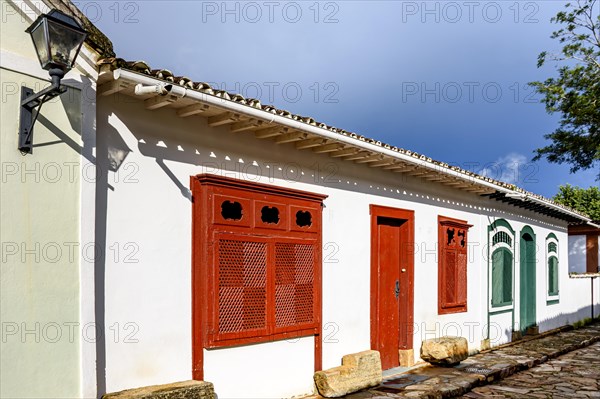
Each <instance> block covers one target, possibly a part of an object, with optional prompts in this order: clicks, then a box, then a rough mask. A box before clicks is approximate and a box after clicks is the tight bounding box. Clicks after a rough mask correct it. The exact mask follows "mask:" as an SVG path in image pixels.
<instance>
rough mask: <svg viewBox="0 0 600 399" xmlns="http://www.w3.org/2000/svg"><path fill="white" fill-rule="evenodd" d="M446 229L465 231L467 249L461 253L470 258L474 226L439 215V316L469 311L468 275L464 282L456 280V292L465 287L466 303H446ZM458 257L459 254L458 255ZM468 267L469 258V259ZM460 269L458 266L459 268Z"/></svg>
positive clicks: (464, 221)
mask: <svg viewBox="0 0 600 399" xmlns="http://www.w3.org/2000/svg"><path fill="white" fill-rule="evenodd" d="M446 227H454V228H457V229H462V230H464V231H465V243H466V245H465V248H464V251H462V250H461V251H460V252H461V253H462V254H463V255H465V256H468V252H467V248H468V243H469V240H468V237H469V233H468V232H469V228H471V227H473V225H471V224H468V223H467V221H466V220H460V219H454V218H450V217H447V216H441V215H438V246H437V247H438V301H437V302H438V314H440V315H443V314H450V313H463V312H466V311H467V298H468V287H469V286H468V284H467V273H466V272H465V276H464V281H462V282H461V281H458V280H456V284H457V287H456V291H458V290H459V289H458V286H460V285H461V284H463V285H464V289H465V292H466V293H467V294H466V295H465V300H464V303H457V304H447V303H445V302H444V296H445V295H444V292H445V289H446V285H445V284H444V283H445V281H444V276H445V273H446V271H445V268H446V257H445V256H444V255H445V253H444V251H445V247H444V238H445V232H444V229H445V228H446ZM457 255H458V253H457ZM466 261H467V265H468V258H467V260H466ZM456 262H458V256H457V258H456ZM457 267H458V266H457Z"/></svg>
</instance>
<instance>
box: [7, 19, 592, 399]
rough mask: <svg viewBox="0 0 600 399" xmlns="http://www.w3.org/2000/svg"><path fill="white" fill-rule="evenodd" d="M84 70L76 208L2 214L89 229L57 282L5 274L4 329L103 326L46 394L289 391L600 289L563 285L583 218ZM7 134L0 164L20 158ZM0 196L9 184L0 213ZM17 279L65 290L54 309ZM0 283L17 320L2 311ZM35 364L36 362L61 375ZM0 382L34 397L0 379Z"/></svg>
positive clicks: (444, 171) (545, 314)
mask: <svg viewBox="0 0 600 399" xmlns="http://www.w3.org/2000/svg"><path fill="white" fill-rule="evenodd" d="M26 25H27V23H25V24H24V27H23V26H21V27H20V28H22V29H23V30H24V29H25V28H26ZM17 30H18V29H17V28H15V32H17ZM3 33H4V31H3ZM15 35H16V33H15ZM22 40H23V42H22V43H25V39H22ZM3 43H4V41H3ZM3 45H4V44H3ZM27 45H28V46H29V45H30V44H29V42H27ZM22 46H23V47H25V46H24V45H22ZM28 51H32V50H31V49H28ZM3 54H4V48H3ZM97 58H98V57H97ZM90 59H92V58H90ZM96 67H97V70H96V71H97V79H94V81H95V82H96V85H95V86H94V87H95V88H97V89H96V91H95V96H94V98H93V99H94V100H95V107H96V108H95V111H93V112H94V120H95V132H94V133H95V134H94V135H93V141H91V143H92V144H91V145H92V147H93V151H91V152H90V154H93V156H92V155H89V156H88V157H87V158H85V162H88V161H89V162H91V163H92V164H93V165H94V167H95V168H96V170H98V171H100V173H96V178H95V179H93V181H92V179H90V180H89V181H86V182H85V185H86V186H85V187H87V188H85V187H84V186H81V187H82V188H81V190H82V192H81V194H80V195H81V196H80V198H79V199H75V198H76V195H75V194H77V193H78V192H77V193H74V194H72V197H73V198H71V196H69V198H70V200H71V201H72V203H61V199H60V198H62V197H58V198H48V197H46V196H40V197H39V198H31V200H30V201H31V203H30V204H26V205H23V204H17V203H16V202H15V203H11V204H10V206H11V209H12V211H11V212H15V216H14V217H15V219H14V222H13V223H14V224H13V223H11V225H10V227H11V229H17V230H18V231H20V229H23V233H22V234H26V233H27V234H34V235H36V234H42V233H38V232H37V229H38V226H37V223H34V222H33V221H31V220H30V219H27V218H26V217H25V216H27V215H21V214H19V213H18V212H28V207H30V208H32V209H37V210H38V211H39V212H40V213H43V212H44V211H45V212H47V213H53V212H56V213H61V212H70V213H72V215H71V219H69V221H65V220H63V219H62V218H63V216H60V215H58V216H56V215H55V216H54V217H52V218H51V219H48V223H46V225H44V226H45V227H44V228H46V229H47V231H45V232H43V234H45V236H46V237H52V234H55V233H56V232H55V231H52V228H53V227H54V229H55V230H56V226H60V228H61V229H64V230H65V234H71V235H73V237H69V238H68V239H69V240H71V239H72V240H74V241H76V242H78V243H79V245H80V246H81V247H82V248H83V247H86V245H85V243H86V242H88V241H86V240H87V239H89V237H90V233H91V237H93V243H94V245H93V247H92V249H91V252H92V253H93V254H92V255H88V253H87V252H86V251H82V252H81V259H80V260H79V261H77V262H76V263H75V264H74V265H73V267H71V268H70V269H68V272H69V273H72V275H70V277H69V278H70V279H69V280H68V281H67V280H65V279H64V277H60V276H54V275H52V274H53V273H56V270H55V268H56V266H57V265H54V266H52V265H46V266H47V267H46V268H45V269H44V267H45V266H44V265H39V264H35V265H33V264H32V265H29V263H27V265H26V266H24V265H23V264H21V263H20V261H21V257H18V258H14V259H16V260H15V261H11V262H13V263H8V264H5V263H4V260H3V266H2V267H3V269H2V280H3V282H2V284H3V286H2V287H3V291H2V299H3V304H2V306H3V308H2V318H3V322H4V321H5V320H10V321H13V320H14V323H15V324H16V325H17V326H18V327H19V328H20V324H19V323H21V322H24V323H31V322H35V321H36V320H48V319H47V318H48V316H47V314H48V312H52V311H56V310H57V309H58V308H59V307H60V306H61V304H67V305H69V306H72V315H69V316H68V317H66V316H64V317H63V319H65V320H67V319H68V318H69V317H73V318H76V317H79V318H78V319H76V320H79V322H80V323H84V322H86V321H88V320H91V321H93V323H94V326H95V327H96V330H97V331H98V332H99V333H98V334H95V335H93V339H86V338H88V336H87V335H85V334H86V333H85V330H84V332H83V339H82V335H78V337H77V338H78V339H79V340H80V341H81V342H80V343H79V346H78V347H74V346H66V344H65V348H70V349H69V350H71V351H72V354H71V355H69V357H68V358H66V355H65V358H64V359H61V361H62V362H63V363H61V367H62V366H64V367H68V368H67V369H65V368H63V369H64V370H68V371H66V372H65V374H68V375H66V376H65V381H66V380H67V379H68V381H70V384H71V385H70V386H72V387H73V389H71V390H69V391H67V390H65V391H64V393H63V394H61V397H76V396H78V395H80V396H83V397H100V396H102V395H103V394H105V393H107V392H116V391H120V390H124V389H129V388H136V387H143V386H149V385H156V384H166V383H172V382H176V381H184V380H190V379H195V380H205V381H210V382H212V383H213V384H214V387H215V391H216V392H217V394H218V395H219V397H220V398H279V397H291V396H301V395H303V394H310V393H312V392H313V390H314V384H313V374H314V372H315V371H317V370H322V369H328V368H332V367H335V366H338V365H339V364H340V359H341V358H342V356H344V355H346V354H350V353H355V352H359V351H363V350H366V349H375V350H377V351H379V353H380V357H381V362H382V366H383V368H384V369H386V370H387V369H395V368H398V367H408V366H411V365H413V364H414V363H415V362H419V361H420V358H419V347H420V345H421V342H422V341H423V340H425V339H428V338H433V337H438V336H442V335H455V336H462V337H465V338H466V339H467V340H468V342H469V349H470V351H472V352H476V351H478V350H481V349H484V348H488V347H490V346H497V345H500V344H503V343H506V342H509V341H511V340H515V339H519V338H520V337H521V336H522V335H524V334H536V333H538V332H543V331H548V330H551V329H553V328H556V327H559V326H562V325H565V324H569V323H573V322H576V321H579V320H581V319H584V318H586V317H589V315H590V307H591V306H598V305H599V304H600V301H599V299H598V298H599V297H600V295H599V294H600V292H599V291H600V289H599V287H598V285H594V284H592V288H591V289H590V283H589V280H586V279H581V278H572V276H571V274H570V265H569V226H571V225H588V226H592V227H593V224H591V221H590V219H589V218H588V217H586V216H585V215H582V214H580V213H578V212H576V211H574V210H572V209H569V208H566V207H564V206H561V205H559V204H557V203H554V202H552V201H551V200H548V199H546V198H543V197H541V196H539V195H536V194H533V193H530V192H527V191H525V190H523V189H520V188H518V187H515V186H514V185H510V184H506V183H503V182H500V181H496V180H493V179H490V178H488V177H483V176H479V175H477V174H474V173H472V172H469V171H466V170H462V169H460V168H458V167H455V166H450V165H448V164H446V163H443V162H438V161H435V160H432V159H431V158H428V157H427V156H425V155H421V154H417V153H414V152H411V151H409V150H405V149H402V148H398V147H395V146H392V145H388V144H385V143H381V142H379V141H377V140H375V139H370V138H367V137H364V136H362V135H359V134H356V133H351V132H348V131H345V130H343V129H339V128H335V127H333V126H329V125H327V124H325V123H320V122H317V121H315V120H313V119H312V118H310V117H305V116H300V115H296V114H293V113H290V112H288V111H284V110H280V109H278V108H276V107H274V106H271V105H265V104H261V103H260V101H259V100H256V99H249V98H244V97H243V96H241V95H239V94H234V93H228V92H225V91H221V90H218V89H216V88H213V87H211V86H210V85H208V84H206V83H202V82H199V81H195V80H192V79H189V78H186V77H180V76H178V75H176V74H174V73H172V72H170V71H169V70H167V69H154V68H152V67H151V66H149V65H147V64H146V63H144V62H139V61H138V62H128V61H124V60H122V59H119V58H114V57H111V56H105V57H102V59H99V60H98V61H97V62H96ZM3 73H4V70H3ZM92 75H93V76H94V77H96V75H94V74H93V73H92ZM3 76H4V75H3ZM3 79H4V77H3ZM5 108H6V109H8V108H9V107H5V106H4V105H3V113H4V109H5ZM13 108H14V109H13ZM17 109H18V106H17V103H15V104H13V105H11V110H10V112H11V113H12V112H14V113H15V115H16V113H17ZM6 112H7V113H8V112H9V111H8V110H7V111H6ZM83 114H84V115H86V113H85V112H84V113H83ZM48 118H49V117H48ZM90 118H91V117H90ZM3 120H4V118H3ZM2 123H3V130H4V126H5V125H4V123H5V122H4V121H3V122H2ZM14 123H16V122H14ZM68 127H69V125H66V126H64V127H62V128H57V129H55V130H56V132H55V133H54V134H55V135H57V133H59V132H58V131H61V129H67V128H68ZM12 128H13V127H11V129H12ZM14 129H15V130H16V128H14ZM50 133H53V132H50ZM5 136H7V135H3V139H2V140H3V142H2V143H3V148H2V151H3V152H2V154H3V160H4V155H5V151H6V153H11V151H12V152H14V151H16V142H15V140H16V137H13V138H11V137H10V136H7V137H5ZM55 140H56V139H55ZM66 140H67V139H66V138H65V139H63V138H62V137H61V136H59V141H60V144H57V145H60V146H64V142H66ZM5 144H6V145H5ZM84 144H85V140H84ZM7 146H8V147H10V148H8V149H6V147H7ZM42 148H45V147H42ZM84 148H88V147H85V145H84ZM36 150H37V149H36ZM44 151H45V150H44ZM47 151H48V152H49V153H50V154H49V155H48V156H50V157H53V158H56V157H57V153H56V152H54V153H52V152H50V146H48V149H47ZM84 152H85V151H82V154H83V153H84ZM39 153H40V154H42V150H40V151H39ZM10 156H11V157H16V155H15V154H12V153H11V155H10ZM40 156H41V155H40ZM81 156H82V157H83V155H81ZM36 157H38V154H37V151H34V153H33V154H31V155H29V156H28V157H27V158H24V159H21V160H20V162H23V163H24V164H25V165H27V167H30V166H29V164H30V163H33V162H36V161H38V160H39V158H36ZM90 160H91V161H90ZM81 162H84V161H83V160H82V161H81ZM80 168H81V169H82V170H84V169H85V168H84V167H83V166H80ZM84 173H85V172H84ZM83 176H85V174H84V175H83ZM80 180H83V179H80ZM6 187H8V186H6ZM68 187H70V186H68ZM9 189H10V190H24V188H23V187H21V188H18V187H16V185H11V186H10V188H9ZM36 189H39V190H42V189H43V187H36ZM52 189H53V190H56V191H57V193H56V195H57V196H58V195H59V194H61V190H62V191H63V192H64V190H66V189H67V187H64V186H60V185H56V186H53V187H52ZM70 189H74V188H70ZM90 189H91V190H93V192H92V193H90V192H89V190H90ZM6 191H7V190H5V184H4V182H3V190H2V196H3V197H2V199H3V209H2V212H3V215H4V212H5V205H4V204H5V202H4V201H5V198H7V197H5V192H6ZM84 192H85V193H84ZM13 193H14V191H13ZM24 195H25V194H24ZM61 195H67V194H64V193H62V194H61ZM29 211H30V212H31V209H30V210H29ZM19 215H20V216H21V220H20V222H18V221H17V218H18V217H19ZM2 223H3V224H2V228H3V242H4V240H5V235H4V232H5V231H6V232H7V234H8V236H9V237H10V236H11V234H13V237H16V236H15V235H14V234H16V233H13V232H12V231H10V229H9V227H8V226H6V227H5V221H4V218H3V222H2ZM19 223H20V224H19ZM76 226H79V227H76ZM5 229H6V230H5ZM83 230H85V233H84V232H82V231H83ZM90 230H91V231H90ZM56 234H58V233H56ZM77 235H79V237H77ZM24 237H25V236H24ZM13 240H14V241H18V240H23V242H26V241H25V240H26V238H14V239H13ZM65 240H67V238H65ZM27 245H30V244H27ZM27 248H29V247H27ZM94 249H95V250H96V251H94ZM3 256H4V249H3ZM27 259H29V258H26V260H27ZM84 259H85V261H86V262H89V263H85V262H84ZM63 263H64V262H63ZM64 265H65V267H64V268H65V269H67V266H68V265H67V264H66V263H64ZM61 267H62V266H61ZM8 268H10V269H8ZM22 269H25V270H22ZM40 269H42V270H40ZM5 270H10V272H9V271H6V272H5ZM19 273H20V274H19ZM32 279H33V281H38V279H39V281H40V284H41V280H42V279H49V281H50V284H51V285H52V287H54V288H53V289H54V290H55V291H56V294H55V295H59V294H60V295H63V294H64V295H63V296H61V297H57V298H54V297H52V298H50V299H52V301H54V302H53V303H48V297H47V296H44V293H40V292H38V290H36V289H35V288H36V286H32V285H28V284H29V283H28V282H29V281H31V280H32ZM5 284H6V286H7V287H9V288H10V287H11V286H14V288H11V289H12V290H13V291H12V292H13V295H14V298H13V299H12V300H13V304H12V306H20V307H22V308H24V309H27V311H29V312H32V313H31V315H29V316H28V318H27V319H25V318H24V316H21V313H17V312H13V313H7V314H8V315H9V316H10V317H9V318H5V308H4V306H5V305H4V299H5V290H4V287H5ZM60 284H62V285H60ZM67 289H70V290H71V291H70V292H69V293H65V292H66V290H67ZM76 309H79V310H80V311H79V313H78V312H77V310H76ZM61 311H62V310H61ZM61 320H62V319H61ZM28 328H30V327H28ZM4 331H5V330H4V327H3V337H4ZM11 331H12V330H11ZM19 334H21V331H20V330H19ZM11 337H13V335H11V336H8V338H11ZM19 337H20V335H19ZM10 342H11V344H10V346H7V347H8V348H10V350H11V352H10V353H9V354H8V355H5V354H4V351H3V354H2V373H3V375H2V376H3V380H4V381H5V379H4V373H5V372H6V371H4V370H5V369H6V367H9V368H10V367H15V366H13V364H16V365H17V366H18V367H21V370H29V368H30V367H34V365H33V364H31V363H29V362H28V363H20V362H21V359H20V358H22V357H26V356H31V357H35V356H36V352H35V351H42V352H43V353H44V354H48V356H50V355H52V353H54V355H55V356H59V354H58V352H54V351H55V350H58V348H57V347H53V346H52V344H50V343H48V342H46V343H43V342H42V343H41V344H39V345H37V346H36V345H34V344H31V343H29V342H27V343H25V344H23V343H21V342H20V341H19V342H17V343H15V342H14V340H13V341H10ZM3 345H4V339H3ZM3 348H4V347H3ZM77 348H80V349H77ZM90 348H92V349H90ZM64 350H66V349H64ZM61 353H62V349H61ZM60 356H62V354H61V355H60ZM51 360H52V358H51V357H48V358H44V359H43V362H44V364H43V367H44V370H45V371H46V372H49V373H50V374H51V375H54V376H55V377H56V375H57V373H59V372H60V370H61V369H58V368H57V367H58V366H56V365H55V364H52V363H51ZM39 367H42V365H39ZM38 370H39V369H38ZM398 370H402V369H398ZM7 373H10V371H8V372H7ZM15 373H18V372H17V371H15ZM52 373H53V374H52ZM32 375H34V373H33V372H32V373H31V374H29V376H30V377H31V376H32ZM36 375H37V373H36ZM23 378H26V377H23ZM44 378H45V377H44ZM9 381H10V380H9ZM44 381H45V380H44ZM45 384H50V382H45ZM56 384H57V386H58V385H60V384H61V382H57V383H56ZM75 387H78V388H77V389H79V391H76V389H75ZM2 389H3V391H2V392H3V393H4V392H10V393H11V395H10V396H13V397H33V396H36V395H32V394H28V393H27V390H28V389H31V388H30V387H27V386H17V384H16V383H12V382H10V383H9V388H4V387H2ZM56 389H57V390H56V391H53V392H58V387H57V388H56ZM40 392H42V391H40ZM76 392H79V393H76ZM3 396H4V395H3ZM37 396H38V397H42V396H44V395H42V394H37Z"/></svg>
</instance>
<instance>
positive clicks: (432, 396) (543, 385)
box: [305, 323, 600, 399]
mask: <svg viewBox="0 0 600 399" xmlns="http://www.w3.org/2000/svg"><path fill="white" fill-rule="evenodd" d="M599 381H600V323H594V324H592V325H588V326H585V327H582V328H579V329H576V330H574V329H573V328H572V327H571V328H570V327H565V328H562V329H561V330H560V331H554V332H549V333H546V334H542V335H540V336H539V337H528V338H525V339H523V340H522V341H517V342H515V343H513V344H509V345H504V346H502V347H499V348H495V349H493V350H491V351H485V352H482V353H479V354H477V355H474V356H471V357H469V358H468V359H466V360H464V361H462V362H461V363H460V364H459V365H456V366H453V367H435V366H430V365H424V366H421V367H415V368H414V369H412V370H410V371H407V372H404V373H401V374H398V375H394V376H389V377H387V378H385V379H384V381H383V382H382V383H381V385H379V386H377V387H374V388H370V389H366V390H363V391H360V392H356V393H353V394H349V395H346V396H344V398H346V399H384V398H422V399H442V398H457V397H458V398H462V399H467V398H469V399H476V398H484V397H485V398H557V399H558V398H600V385H599ZM321 398H322V397H321V396H319V395H313V396H310V397H306V398H305V399H321Z"/></svg>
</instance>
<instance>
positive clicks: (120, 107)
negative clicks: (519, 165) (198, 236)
mask: <svg viewBox="0 0 600 399" xmlns="http://www.w3.org/2000/svg"><path fill="white" fill-rule="evenodd" d="M98 107H99V112H98V162H99V163H100V164H102V163H108V162H109V160H110V162H113V163H114V164H115V165H118V164H119V162H122V163H121V165H120V167H119V169H118V170H117V171H115V172H111V173H110V174H109V175H108V176H104V177H102V178H101V180H99V181H98V183H97V187H98V198H100V200H99V201H98V203H99V204H102V203H103V201H104V202H105V203H106V205H105V206H104V207H101V206H100V207H99V209H98V210H97V216H98V218H97V222H96V223H97V225H98V224H99V227H98V226H97V228H98V229H99V231H102V230H103V229H104V230H105V237H104V239H105V241H106V246H107V247H109V248H110V246H111V245H113V248H115V249H118V250H119V251H118V253H117V251H116V250H114V251H112V252H110V253H107V254H106V259H105V262H103V264H100V265H97V268H99V270H100V272H101V273H104V276H105V278H104V281H105V292H106V297H105V298H104V303H105V312H104V315H103V318H104V324H105V327H106V329H107V331H109V332H110V331H111V330H110V328H111V326H114V328H113V330H114V329H116V330H118V331H120V335H119V336H118V339H115V336H114V335H111V334H112V333H110V334H109V335H107V336H106V340H105V345H106V364H105V367H106V381H105V384H106V391H109V392H111V391H117V390H121V389H125V388H132V387H137V386H145V385H152V384H160V383H168V382H173V381H179V380H185V379H190V378H191V349H192V338H191V245H190V244H191V238H192V237H191V203H190V199H189V198H190V197H189V196H190V193H189V190H188V187H189V177H190V176H191V175H196V174H199V173H214V174H220V175H226V176H230V177H236V178H241V179H247V180H253V181H257V182H261V183H271V184H276V185H280V186H284V187H291V188H295V189H301V190H307V191H312V192H317V193H322V194H327V195H328V196H329V197H328V198H327V199H326V200H325V205H326V208H325V209H324V211H323V246H324V248H323V256H324V261H323V333H324V334H323V340H324V344H323V367H324V368H330V367H334V366H338V365H339V364H340V361H341V357H342V356H343V355H345V354H348V353H352V352H357V351H361V350H365V349H369V348H370V336H369V334H370V332H369V331H370V330H369V329H370V315H369V313H370V310H369V309H370V252H369V251H370V216H369V205H370V204H377V205H386V206H392V207H397V208H404V209H411V210H414V211H415V241H416V244H417V251H418V252H417V254H416V255H415V309H414V321H415V335H414V348H415V356H416V358H418V352H419V350H418V349H419V347H420V344H421V341H422V340H423V339H426V338H432V337H434V336H439V335H442V334H449V335H462V336H465V337H467V338H469V346H470V348H471V349H472V350H476V349H478V348H479V347H480V344H481V340H482V339H484V338H487V336H486V331H487V328H486V324H487V322H488V321H487V300H488V299H487V270H488V264H487V247H486V246H487V235H488V232H487V227H488V225H489V224H490V223H491V222H493V221H494V220H495V219H496V218H505V219H507V220H508V221H509V222H510V223H511V225H512V227H513V229H515V231H516V232H517V234H518V232H519V231H520V229H521V228H522V227H523V226H524V225H530V226H532V228H533V229H534V230H535V231H536V234H537V237H538V244H541V245H542V246H541V248H543V243H544V242H545V237H546V235H547V234H548V233H549V232H554V233H555V234H556V235H557V237H558V239H559V246H560V287H561V299H560V302H559V303H558V304H556V305H552V306H547V305H546V300H545V299H546V297H545V284H546V282H545V272H543V270H544V268H543V267H542V266H543V264H542V265H540V268H541V270H542V272H539V273H538V287H537V290H538V291H537V293H538V294H537V297H538V298H537V299H538V302H537V303H538V305H537V306H538V309H537V313H538V318H539V320H540V328H541V329H542V330H547V329H549V328H552V327H553V326H557V325H561V324H564V323H566V322H571V321H574V320H576V319H577V318H578V317H580V316H581V315H583V313H584V312H585V310H586V306H587V311H589V303H590V297H589V295H590V294H589V289H587V290H585V289H583V287H584V286H585V284H589V282H581V283H580V282H579V281H577V282H575V281H572V280H570V279H569V278H568V273H567V272H568V270H567V253H568V251H567V234H566V224H565V223H564V222H561V221H559V220H556V219H551V218H547V217H542V216H540V215H535V214H531V213H527V212H524V211H520V210H517V209H516V208H512V207H508V206H505V205H503V204H501V203H499V202H495V201H491V200H488V199H485V198H480V197H477V196H475V195H468V194H466V193H463V192H460V191H458V190H451V189H448V188H446V187H443V186H441V185H435V184H432V183H423V182H421V181H420V180H418V179H412V178H406V177H404V176H402V175H401V174H394V173H391V172H384V171H381V170H373V169H371V168H369V167H367V166H364V165H363V166H361V165H355V164H350V163H348V162H342V161H339V160H334V159H331V158H329V157H327V156H321V155H315V154H313V153H312V152H310V151H306V152H298V151H296V150H295V149H294V148H293V146H292V145H281V146H278V145H276V144H274V143H272V142H270V141H259V140H257V139H255V138H254V137H253V135H251V134H249V133H239V134H232V133H230V132H229V131H228V130H227V128H215V129H213V128H209V127H208V126H207V125H206V121H205V119H203V118H189V119H182V118H177V117H176V116H175V114H174V111H173V110H168V109H163V110H157V111H153V112H150V111H146V110H145V109H144V107H143V105H142V104H141V103H139V102H136V101H135V100H132V99H124V98H123V97H121V98H117V99H115V98H112V97H106V98H101V99H100V101H99V104H98ZM438 215H444V216H449V217H453V218H458V219H464V220H466V221H468V223H470V224H472V225H473V227H472V228H471V229H470V231H469V241H470V245H471V246H472V248H473V250H472V256H470V259H469V265H468V311H467V312H466V313H459V314H453V315H444V316H438V315H437V268H438V265H437V257H436V246H437V216H438ZM515 259H517V260H518V255H516V254H515ZM515 274H516V275H517V276H518V265H517V268H516V271H515ZM517 287H518V286H517ZM588 288H589V286H588ZM515 309H518V302H517V303H515ZM497 319H498V320H495V319H494V320H492V321H493V322H497V323H498V328H499V329H500V330H502V331H505V330H506V331H511V330H512V328H513V326H512V325H511V324H512V321H511V320H512V317H510V314H508V316H502V317H498V318H497ZM515 319H516V320H518V314H515ZM127 323H130V324H127ZM126 326H127V327H126ZM125 334H130V335H129V337H128V338H129V339H128V340H126V339H125ZM503 337H504V338H503ZM507 337H508V336H507V335H502V334H499V337H498V339H497V341H495V343H500V342H504V341H506V339H507ZM313 361H314V359H313V349H312V338H302V339H300V340H298V341H297V342H287V341H279V342H274V343H265V344H260V345H250V346H245V347H238V348H224V349H218V350H210V351H205V366H204V370H205V378H206V380H208V381H212V382H214V383H215V387H216V390H217V393H218V394H219V396H220V397H222V398H236V397H237V398H246V397H264V398H270V397H289V396H292V395H300V394H303V393H311V392H312V390H313V382H312V373H313Z"/></svg>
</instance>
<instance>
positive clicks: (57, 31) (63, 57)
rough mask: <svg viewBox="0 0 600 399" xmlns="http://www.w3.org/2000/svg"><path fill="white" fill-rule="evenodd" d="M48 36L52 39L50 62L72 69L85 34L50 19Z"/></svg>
mask: <svg viewBox="0 0 600 399" xmlns="http://www.w3.org/2000/svg"><path fill="white" fill-rule="evenodd" d="M48 36H49V39H50V57H51V61H50V62H51V63H52V64H54V65H56V66H60V67H63V68H67V69H70V68H71V67H72V66H73V63H74V61H75V58H76V57H77V53H78V52H79V49H80V47H81V45H82V44H83V41H84V40H85V34H83V33H81V32H79V31H77V30H75V29H71V28H69V27H67V26H65V25H63V24H61V23H58V22H55V21H52V20H48Z"/></svg>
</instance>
